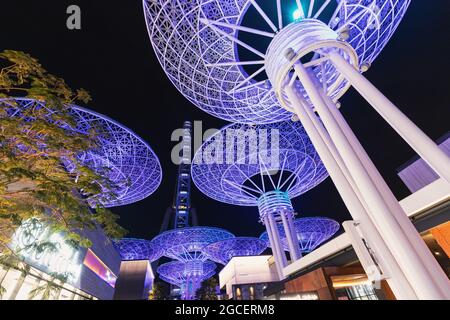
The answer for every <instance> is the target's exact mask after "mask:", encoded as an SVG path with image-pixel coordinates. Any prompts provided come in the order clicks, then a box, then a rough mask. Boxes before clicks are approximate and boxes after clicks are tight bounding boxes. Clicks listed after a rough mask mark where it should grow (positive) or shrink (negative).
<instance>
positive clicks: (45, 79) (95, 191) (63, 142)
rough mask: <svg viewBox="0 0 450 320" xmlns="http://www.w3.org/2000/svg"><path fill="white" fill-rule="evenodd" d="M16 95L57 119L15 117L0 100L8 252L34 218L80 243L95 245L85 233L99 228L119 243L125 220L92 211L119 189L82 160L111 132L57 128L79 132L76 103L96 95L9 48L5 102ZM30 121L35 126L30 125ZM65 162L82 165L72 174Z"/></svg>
mask: <svg viewBox="0 0 450 320" xmlns="http://www.w3.org/2000/svg"><path fill="white" fill-rule="evenodd" d="M10 97H13V98H17V97H26V98H32V99H35V100H39V101H44V102H45V104H46V106H47V107H48V108H52V110H55V112H54V113H52V115H51V116H49V115H48V112H47V111H46V110H44V108H37V104H36V105H33V106H30V107H29V108H27V109H26V111H25V112H24V114H21V116H17V117H10V116H9V115H8V114H7V113H6V105H5V102H2V101H0V252H2V251H3V250H5V249H7V247H6V244H7V243H9V240H10V237H11V236H12V234H13V232H14V230H15V229H16V228H17V226H19V225H20V223H21V222H22V221H24V220H26V219H29V218H31V217H37V218H39V219H40V221H42V222H44V223H46V224H47V225H49V226H50V227H51V228H52V231H54V232H63V233H64V234H65V235H66V237H67V240H69V241H72V242H73V243H75V244H76V245H81V246H90V245H91V243H90V241H89V240H87V239H84V238H82V237H81V236H80V234H79V231H80V230H83V229H93V228H95V227H96V226H101V227H102V228H103V229H104V230H105V233H106V234H107V235H108V236H109V237H111V238H121V237H123V235H124V234H125V230H124V229H123V228H121V227H120V226H119V225H118V224H117V220H118V216H116V215H114V214H113V213H112V212H110V211H108V210H106V209H105V208H101V207H98V208H97V209H96V210H91V209H90V207H89V205H88V203H87V201H86V199H87V198H89V197H98V196H99V194H100V193H101V191H102V188H105V189H107V190H109V193H110V195H114V190H115V185H114V184H113V183H112V182H111V181H110V180H108V179H107V178H105V175H104V174H102V175H100V174H98V173H96V172H94V171H93V170H91V169H90V168H89V167H87V166H84V165H83V164H82V163H80V161H79V160H78V159H77V155H78V154H79V153H81V152H84V151H86V150H89V149H92V148H95V147H96V146H97V142H98V139H97V137H98V136H99V135H101V134H105V133H104V131H105V130H104V128H92V129H91V131H90V132H89V134H82V133H77V132H76V131H74V130H68V129H63V128H61V126H59V125H57V124H58V123H66V124H67V125H68V126H69V127H73V126H74V125H75V123H74V119H73V118H72V116H71V115H70V113H69V112H68V111H69V109H68V105H69V104H71V103H73V102H74V101H83V102H85V103H86V102H88V101H89V100H90V96H89V93H88V92H87V91H85V90H84V89H78V90H75V91H73V90H72V89H70V88H69V87H68V86H67V84H66V83H65V81H64V80H63V79H61V78H58V77H56V76H54V75H52V74H49V73H48V72H47V71H46V70H45V69H44V68H43V67H42V66H41V65H40V64H39V62H38V61H37V60H36V59H34V58H33V57H31V56H30V55H28V54H26V53H23V52H19V51H11V50H6V51H3V52H0V98H10ZM11 101H12V100H8V102H9V103H11ZM9 107H10V106H9ZM13 107H14V105H13ZM25 116H26V117H31V118H32V119H33V121H23V117H25ZM18 145H20V146H21V148H20V149H19V148H18V147H17V146H18ZM63 158H64V159H65V161H69V162H70V163H72V164H73V165H74V166H75V168H76V169H75V170H74V171H73V172H72V173H70V172H68V171H67V170H66V167H65V166H64V165H63V164H62V159H63ZM106 170H107V169H105V171H106Z"/></svg>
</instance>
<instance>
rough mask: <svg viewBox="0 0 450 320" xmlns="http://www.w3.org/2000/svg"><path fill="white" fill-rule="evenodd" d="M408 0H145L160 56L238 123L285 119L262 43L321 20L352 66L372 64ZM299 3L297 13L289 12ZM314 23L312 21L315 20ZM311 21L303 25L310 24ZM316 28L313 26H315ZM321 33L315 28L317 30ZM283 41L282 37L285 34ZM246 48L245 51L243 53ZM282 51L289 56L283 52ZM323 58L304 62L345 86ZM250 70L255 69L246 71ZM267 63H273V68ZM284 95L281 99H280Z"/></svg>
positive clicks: (193, 94)
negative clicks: (343, 45)
mask: <svg viewBox="0 0 450 320" xmlns="http://www.w3.org/2000/svg"><path fill="white" fill-rule="evenodd" d="M409 3H410V0H396V1H394V0H339V1H338V0H315V1H314V0H311V1H298V0H297V1H294V0H292V1H291V3H287V2H285V1H276V0H273V1H260V0H237V1H226V0H192V1H166V0H143V4H144V13H145V18H146V22H147V28H148V34H149V36H150V40H151V42H152V45H153V48H154V51H155V53H156V56H157V57H158V59H159V61H160V63H161V66H162V67H163V69H164V71H165V72H166V74H167V76H168V77H169V79H170V80H171V81H172V83H173V84H174V85H175V86H176V87H177V89H178V90H179V91H180V92H181V93H182V94H183V95H184V96H185V97H187V98H188V99H189V100H190V101H191V102H192V103H194V104H195V105H196V106H197V107H199V108H200V109H202V110H204V111H206V112H208V113H210V114H212V115H214V116H217V117H219V118H222V119H225V120H228V121H232V122H241V123H272V122H277V121H282V120H287V119H289V117H290V113H289V112H288V111H286V110H285V109H283V108H281V107H280V102H279V99H277V97H276V95H275V93H274V90H273V87H272V86H273V85H274V84H273V83H271V81H272V80H273V79H271V81H268V80H267V77H266V76H265V74H264V73H265V71H267V67H268V65H267V62H268V61H267V57H268V52H267V48H264V47H261V46H260V44H261V43H264V42H265V41H266V40H268V41H270V42H271V44H272V42H274V41H277V40H280V39H281V38H282V39H286V37H285V36H284V35H283V36H282V37H277V36H278V35H279V34H281V33H283V30H284V29H286V28H288V27H291V26H292V25H295V24H299V23H301V22H304V21H307V22H308V21H309V22H314V21H319V22H320V23H321V24H322V25H323V26H325V27H326V28H325V29H324V28H318V29H315V30H322V29H323V30H322V31H321V33H322V34H324V33H325V34H328V35H324V37H319V38H318V39H322V38H323V40H324V41H325V40H326V39H332V40H337V39H339V40H340V41H341V40H345V42H346V43H347V44H348V45H349V47H351V50H352V55H354V58H353V60H352V63H354V64H359V65H362V64H370V63H372V62H373V61H374V60H375V58H376V57H377V56H378V54H379V53H380V52H381V50H382V49H383V48H384V46H385V45H386V43H387V42H388V41H389V39H390V38H391V36H392V34H393V33H394V31H395V30H396V28H397V26H398V24H399V22H400V21H401V19H402V17H403V15H404V14H405V12H406V9H407V8H408V5H409ZM293 9H297V17H296V18H297V19H295V20H294V18H293V17H292V11H293ZM313 24H314V23H313ZM308 26H311V24H310V23H306V24H305V28H303V27H302V28H303V29H307V28H308ZM315 32H316V31H315ZM316 33H317V32H316ZM282 39H281V40H282ZM243 52H245V54H244V53H243ZM278 56H279V57H280V58H281V59H284V57H283V53H282V54H281V55H280V54H278ZM322 62H323V59H322V60H321V57H319V56H318V55H314V56H311V57H307V58H306V60H305V63H306V64H308V63H309V65H310V66H312V67H314V68H315V72H316V73H320V72H322V71H324V72H326V74H327V76H326V78H327V79H328V80H329V81H331V82H333V84H336V86H333V84H331V85H330V88H332V90H331V91H330V95H331V96H333V97H338V96H340V95H342V94H343V93H344V92H345V90H347V89H348V86H347V85H346V83H345V81H342V78H341V77H339V75H338V74H337V73H336V70H335V68H334V67H333V66H331V64H330V63H325V64H324V66H325V67H324V68H323V69H322V67H321V66H319V64H321V63H322ZM249 68H250V69H249ZM269 69H270V66H269ZM278 98H280V97H278Z"/></svg>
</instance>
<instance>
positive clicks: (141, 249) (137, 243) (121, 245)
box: [113, 238, 162, 262]
mask: <svg viewBox="0 0 450 320" xmlns="http://www.w3.org/2000/svg"><path fill="white" fill-rule="evenodd" d="M113 245H114V247H115V248H116V250H117V251H118V252H119V253H120V256H121V257H122V260H123V261H132V260H149V261H150V262H152V261H155V260H158V259H159V258H160V257H161V255H162V250H161V249H160V248H157V247H156V246H154V245H153V244H152V243H151V242H150V241H149V240H145V239H134V238H123V239H121V240H119V241H114V242H113Z"/></svg>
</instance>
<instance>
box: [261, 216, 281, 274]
mask: <svg viewBox="0 0 450 320" xmlns="http://www.w3.org/2000/svg"><path fill="white" fill-rule="evenodd" d="M263 221H264V225H265V226H266V231H267V236H268V237H269V243H270V248H271V249H272V255H273V259H274V260H275V267H276V269H277V272H278V278H279V279H280V280H282V279H283V266H282V262H281V259H280V254H279V252H278V247H277V246H276V245H275V239H274V238H273V233H272V228H271V226H270V223H269V217H268V216H265V217H264V220H263Z"/></svg>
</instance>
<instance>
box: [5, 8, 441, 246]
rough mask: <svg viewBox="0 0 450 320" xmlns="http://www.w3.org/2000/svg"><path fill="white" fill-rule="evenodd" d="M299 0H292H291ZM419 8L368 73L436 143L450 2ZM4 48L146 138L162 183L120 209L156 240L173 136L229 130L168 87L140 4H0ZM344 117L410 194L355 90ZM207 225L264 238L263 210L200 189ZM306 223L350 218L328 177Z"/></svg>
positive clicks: (301, 207) (171, 175) (307, 207)
mask: <svg viewBox="0 0 450 320" xmlns="http://www.w3.org/2000/svg"><path fill="white" fill-rule="evenodd" d="M292 1H293V0H292ZM447 2H448V1H442V0H441V1H413V2H412V4H411V6H410V8H409V10H408V12H407V14H406V16H405V18H404V20H403V22H402V23H401V24H400V26H399V28H398V30H397V32H396V33H395V35H394V37H393V38H392V39H391V41H390V43H389V44H388V45H387V47H386V48H385V49H384V51H383V52H382V54H381V55H380V56H379V57H378V59H377V60H376V61H375V63H374V64H373V66H372V68H371V69H370V70H369V71H368V72H367V73H366V74H365V75H366V76H367V77H368V78H369V79H370V80H371V81H372V82H373V83H374V84H375V85H376V86H377V87H378V88H379V89H380V90H381V91H382V92H383V93H384V94H385V95H386V96H387V97H389V98H390V99H392V101H393V102H394V103H396V104H397V105H398V106H399V107H400V108H401V109H402V111H403V112H405V113H406V114H407V115H408V116H409V117H410V118H411V119H412V120H413V121H414V122H415V123H416V124H417V125H419V127H421V128H422V129H423V130H424V131H425V132H426V133H427V134H428V135H429V136H430V137H431V138H433V139H437V138H439V137H440V136H442V135H444V134H445V133H446V132H447V131H448V129H449V125H448V124H449V118H450V117H449V116H450V81H449V78H448V77H449V74H450V63H449V62H448V59H449V54H448V52H449V49H450V47H449V46H450V45H449V44H450V36H449V34H450V19H449V17H450V5H449V4H448V3H447ZM70 4H78V5H79V6H80V7H81V10H82V30H78V31H69V30H68V29H67V28H66V18H67V15H66V13H65V12H66V8H67V6H68V5H70ZM0 49H1V50H3V49H14V50H22V51H25V52H28V53H30V54H31V55H33V56H34V57H36V58H38V59H39V60H40V61H41V63H42V64H43V65H44V66H45V67H46V68H47V70H49V71H50V72H51V73H54V74H56V75H58V76H61V77H62V78H64V79H65V80H66V81H67V83H68V84H69V85H70V86H72V87H73V88H78V87H83V88H86V89H87V90H88V91H90V93H91V95H92V97H93V101H92V102H91V103H90V104H89V105H88V106H87V107H88V108H90V109H92V110H95V111H97V112H100V113H103V114H105V115H108V116H109V117H111V118H113V119H115V120H117V121H118V122H120V123H122V124H124V125H125V126H127V127H129V128H130V129H132V130H133V131H134V132H136V133H137V134H138V135H140V136H141V137H142V138H143V139H145V140H146V141H147V142H148V143H149V144H150V145H151V146H152V148H153V150H154V151H155V152H156V154H157V155H158V156H159V158H160V161H161V165H162V167H163V181H162V184H161V186H160V187H159V189H158V190H157V191H156V192H155V193H154V194H153V195H151V196H150V197H148V198H147V199H145V200H143V201H140V202H138V203H135V204H133V205H128V206H124V207H118V208H113V211H114V212H115V213H117V214H119V215H120V216H121V220H120V223H121V224H122V225H123V226H124V227H125V228H126V229H128V230H129V236H133V237H143V238H148V239H150V238H152V237H153V236H155V235H156V234H157V232H158V230H159V227H160V225H161V222H162V218H163V215H164V213H165V210H166V208H167V207H168V206H169V205H170V204H171V202H172V198H173V193H174V186H175V178H176V167H175V165H173V164H172V162H171V161H170V151H171V149H172V147H173V146H174V142H171V141H170V136H171V133H172V131H173V130H174V129H176V128H178V127H180V126H181V125H182V123H183V121H184V120H191V121H194V120H201V121H203V128H204V129H208V128H221V127H222V126H223V125H225V124H226V122H225V121H222V120H220V119H216V118H214V117H212V116H210V115H208V114H206V113H205V112H203V111H201V110H200V109H197V108H196V107H195V106H194V105H192V104H191V103H190V102H188V101H187V100H186V99H185V98H184V97H183V96H182V95H181V94H180V93H179V92H178V91H177V90H176V89H175V87H174V86H173V85H172V84H171V83H170V81H169V80H168V79H167V77H166V76H165V74H164V72H163V70H162V68H161V67H160V65H159V63H158V62H157V60H156V57H155V55H154V53H153V50H152V47H151V44H150V41H149V38H148V35H147V30H146V26H145V23H144V15H143V10H142V4H141V0H127V1H103V0H95V1H93V0H85V1H75V0H73V1H64V0H57V1H54V0H40V1H22V0H14V1H5V0H4V1H1V4H0ZM341 102H342V105H343V107H342V109H341V110H342V112H343V114H344V116H345V117H346V119H347V120H348V122H349V123H350V126H351V127H352V128H353V130H354V131H355V133H356V134H357V136H358V137H359V138H360V139H361V141H362V144H363V145H364V147H365V148H366V150H367V151H368V153H369V155H370V156H371V157H372V159H373V161H374V163H375V164H376V166H377V167H378V168H379V170H380V172H381V173H382V175H383V176H384V177H385V179H386V180H387V182H388V184H389V185H390V186H391V188H392V189H393V191H394V193H395V195H396V196H397V198H398V199H402V198H404V197H405V196H407V195H408V191H407V189H406V188H405V187H404V186H403V184H402V182H401V181H400V179H399V178H398V177H397V175H396V169H397V168H398V167H399V166H400V165H402V164H403V163H404V162H406V161H408V160H409V159H410V158H411V157H412V156H414V152H413V151H412V150H411V149H410V148H409V147H408V146H407V145H406V143H404V142H403V141H402V139H401V138H400V137H399V136H398V135H397V134H396V133H395V132H394V131H393V130H392V129H391V128H390V127H389V126H388V125H387V124H386V123H385V122H384V121H383V120H382V119H381V118H380V117H379V116H378V114H376V113H375V112H374V111H373V110H372V109H371V107H370V106H369V105H368V104H367V103H366V102H365V101H364V100H363V99H362V98H361V97H360V96H359V95H358V94H357V93H356V92H355V91H354V90H350V91H349V92H348V93H346V95H345V96H344V98H342V99H341ZM192 202H193V205H194V206H195V207H196V208H197V212H198V216H199V222H200V225H211V226H218V227H223V228H226V229H228V230H230V231H232V232H234V233H235V234H236V235H248V236H258V235H259V234H260V233H261V232H262V231H263V227H262V226H261V225H259V224H258V223H257V218H258V214H257V209H256V208H253V207H242V208H241V207H238V206H231V205H226V204H222V203H219V202H216V201H214V200H211V199H209V198H207V197H206V196H204V195H202V194H201V192H200V191H198V190H197V189H196V188H195V186H193V188H192ZM293 204H294V207H295V208H296V209H297V211H298V212H299V213H300V214H301V215H303V216H313V215H320V216H328V217H333V218H335V219H337V220H339V221H343V220H344V219H348V218H349V217H350V216H349V215H348V213H347V211H346V209H345V207H344V205H343V203H342V201H341V200H340V198H339V196H338V194H337V191H336V189H335V188H334V186H333V184H332V182H331V180H330V179H327V180H326V181H325V182H324V183H322V184H321V185H319V186H318V187H316V188H315V189H313V190H311V191H309V192H308V193H306V194H304V195H302V196H300V197H298V198H296V199H294V201H293Z"/></svg>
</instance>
